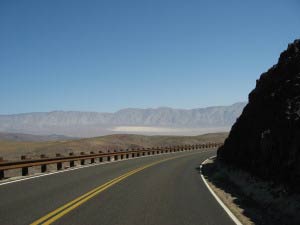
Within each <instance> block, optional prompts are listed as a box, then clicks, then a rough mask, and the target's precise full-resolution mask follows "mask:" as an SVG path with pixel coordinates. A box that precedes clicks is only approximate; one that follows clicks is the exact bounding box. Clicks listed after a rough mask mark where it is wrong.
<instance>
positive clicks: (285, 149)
mask: <svg viewBox="0 0 300 225" xmlns="http://www.w3.org/2000/svg"><path fill="white" fill-rule="evenodd" d="M218 158H219V159H220V160H221V161H223V162H226V163H228V164H231V165H234V166H237V167H239V168H242V169H244V170H247V171H249V172H251V173H253V174H254V175H257V176H259V177H261V178H263V179H267V180H271V181H274V182H276V183H279V184H283V185H285V186H287V187H289V188H291V189H294V190H296V189H297V188H298V191H299V187H300V40H296V41H294V43H292V44H290V45H289V46H288V48H287V50H286V51H284V52H283V53H281V55H280V58H279V61H278V63H277V65H275V66H273V67H272V68H271V69H269V70H268V71H267V72H266V73H263V74H262V75H261V77H260V79H259V80H258V81H257V84H256V88H255V89H254V90H253V91H252V92H251V93H250V94H249V103H248V105H247V106H246V107H245V108H244V110H243V113H242V115H241V116H240V117H239V118H238V120H237V122H236V123H235V124H234V125H233V127H232V129H231V132H230V134H229V137H228V138H227V140H226V141H225V144H224V146H222V147H221V148H220V149H219V150H218Z"/></svg>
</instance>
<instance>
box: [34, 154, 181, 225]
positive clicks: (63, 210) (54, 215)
mask: <svg viewBox="0 0 300 225" xmlns="http://www.w3.org/2000/svg"><path fill="white" fill-rule="evenodd" d="M185 156H186V155H185ZM180 157H183V156H182V155H181V156H176V157H171V158H168V159H163V160H159V161H156V162H154V163H150V164H148V165H145V166H142V167H139V168H137V169H135V170H132V171H129V172H128V173H125V174H123V175H121V176H119V177H117V178H115V179H113V180H110V181H108V182H107V183H105V184H103V185H101V186H98V187H96V188H94V189H93V190H91V191H89V192H87V193H85V194H84V195H82V196H79V197H78V198H75V199H74V200H73V201H71V202H69V203H67V204H65V205H63V206H61V207H59V208H58V209H56V210H54V211H52V212H50V213H48V214H47V215H45V216H43V217H41V218H40V219H38V220H36V221H34V222H33V223H31V225H38V224H43V225H48V224H52V223H53V222H55V221H56V220H58V219H59V218H61V217H63V216H64V215H66V214H67V213H69V212H70V211H72V210H74V209H75V208H77V207H79V206H80V205H82V204H83V203H85V202H86V201H88V200H89V199H91V198H93V197H95V196H96V195H98V194H99V193H101V192H103V191H104V190H106V189H108V188H109V187H111V186H113V185H114V184H117V183H119V182H120V181H122V180H124V179H126V178H127V177H129V176H131V175H133V174H135V173H138V172H140V171H142V170H144V169H146V168H149V167H151V166H154V165H156V164H159V163H162V162H165V161H168V160H171V159H175V158H180Z"/></svg>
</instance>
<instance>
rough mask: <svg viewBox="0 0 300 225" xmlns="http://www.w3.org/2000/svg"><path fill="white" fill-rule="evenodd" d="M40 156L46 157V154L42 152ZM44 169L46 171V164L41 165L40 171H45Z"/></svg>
mask: <svg viewBox="0 0 300 225" xmlns="http://www.w3.org/2000/svg"><path fill="white" fill-rule="evenodd" d="M40 157H41V159H44V158H46V156H45V155H44V154H42V155H41V156H40ZM46 171H47V165H46V164H43V165H41V172H42V173H45V172H46Z"/></svg>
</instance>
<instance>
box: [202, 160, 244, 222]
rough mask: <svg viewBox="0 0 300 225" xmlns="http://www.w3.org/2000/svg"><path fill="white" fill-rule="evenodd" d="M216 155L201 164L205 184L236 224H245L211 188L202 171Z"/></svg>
mask: <svg viewBox="0 0 300 225" xmlns="http://www.w3.org/2000/svg"><path fill="white" fill-rule="evenodd" d="M215 157H216V156H212V157H210V158H208V159H206V160H205V161H203V162H202V163H201V165H200V176H201V178H202V180H203V182H204V184H205V185H206V187H207V189H208V190H209V191H210V193H211V194H212V195H213V196H214V198H215V199H216V200H217V202H218V203H219V204H220V205H221V206H222V208H223V209H224V211H225V212H226V213H227V214H228V216H229V217H230V218H231V219H232V220H233V222H234V223H235V224H236V225H243V224H242V223H241V221H239V219H238V218H237V217H236V216H235V215H234V214H233V213H232V212H231V211H230V209H229V208H228V207H227V206H226V205H225V204H224V203H223V202H222V200H221V199H220V198H219V197H218V196H217V195H216V193H215V192H214V191H213V190H212V189H211V187H210V186H209V185H208V183H207V181H206V179H205V178H204V176H203V173H202V165H203V164H204V163H205V162H206V161H208V160H210V159H213V158H215Z"/></svg>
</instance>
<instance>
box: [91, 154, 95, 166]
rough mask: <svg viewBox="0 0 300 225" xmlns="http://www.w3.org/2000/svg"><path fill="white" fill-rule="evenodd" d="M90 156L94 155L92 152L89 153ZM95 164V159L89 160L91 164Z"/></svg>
mask: <svg viewBox="0 0 300 225" xmlns="http://www.w3.org/2000/svg"><path fill="white" fill-rule="evenodd" d="M90 153H91V155H93V154H95V153H94V152H90ZM93 163H95V158H91V164H93Z"/></svg>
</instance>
